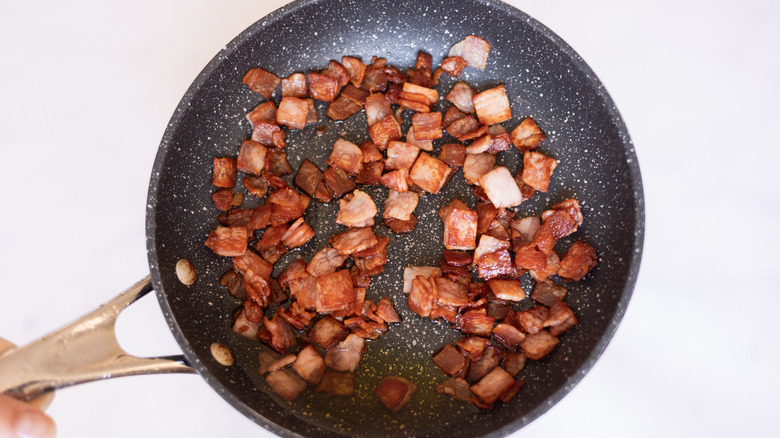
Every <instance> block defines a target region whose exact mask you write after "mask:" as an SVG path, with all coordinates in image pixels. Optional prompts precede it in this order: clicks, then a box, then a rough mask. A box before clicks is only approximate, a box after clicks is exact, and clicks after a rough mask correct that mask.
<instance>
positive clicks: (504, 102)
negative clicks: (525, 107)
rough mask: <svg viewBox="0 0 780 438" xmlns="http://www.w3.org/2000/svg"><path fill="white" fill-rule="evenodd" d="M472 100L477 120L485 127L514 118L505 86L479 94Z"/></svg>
mask: <svg viewBox="0 0 780 438" xmlns="http://www.w3.org/2000/svg"><path fill="white" fill-rule="evenodd" d="M472 100H473V101H474V110H475V111H476V113H477V118H479V122H480V123H481V124H483V125H495V124H496V123H501V122H504V121H506V120H509V119H511V118H512V110H511V109H510V108H509V98H508V97H507V96H506V88H505V87H504V86H503V85H499V86H498V87H494V88H491V89H489V90H485V91H483V92H481V93H477V94H475V95H474V97H473V98H472Z"/></svg>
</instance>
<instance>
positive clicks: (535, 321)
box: [514, 306, 549, 335]
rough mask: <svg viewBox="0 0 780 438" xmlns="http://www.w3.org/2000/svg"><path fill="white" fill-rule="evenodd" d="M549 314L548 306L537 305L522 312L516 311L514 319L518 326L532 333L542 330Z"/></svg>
mask: <svg viewBox="0 0 780 438" xmlns="http://www.w3.org/2000/svg"><path fill="white" fill-rule="evenodd" d="M548 314H549V310H548V309H547V308H546V307H544V306H535V307H532V308H530V309H528V310H524V311H522V312H515V315H514V319H515V321H517V323H516V325H517V328H519V329H520V330H522V331H524V332H525V333H528V334H529V335H532V334H535V333H539V331H541V330H542V328H543V324H544V321H545V320H546V319H547V316H548Z"/></svg>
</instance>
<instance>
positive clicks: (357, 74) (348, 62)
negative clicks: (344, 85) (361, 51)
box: [341, 56, 366, 87]
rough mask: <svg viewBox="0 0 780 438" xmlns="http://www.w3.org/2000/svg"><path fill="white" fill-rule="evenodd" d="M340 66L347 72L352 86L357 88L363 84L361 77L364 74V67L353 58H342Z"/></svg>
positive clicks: (359, 61)
mask: <svg viewBox="0 0 780 438" xmlns="http://www.w3.org/2000/svg"><path fill="white" fill-rule="evenodd" d="M341 65H343V66H344V68H345V69H346V70H347V73H348V74H349V81H350V82H351V83H352V85H354V86H356V87H359V86H360V85H361V84H362V83H363V75H365V74H366V65H365V64H363V62H362V61H361V60H359V59H358V58H355V57H354V56H342V57H341Z"/></svg>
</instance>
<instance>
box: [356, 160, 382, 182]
mask: <svg viewBox="0 0 780 438" xmlns="http://www.w3.org/2000/svg"><path fill="white" fill-rule="evenodd" d="M384 169H385V163H384V162H383V161H371V162H368V163H366V162H364V163H363V169H362V170H361V171H360V173H359V174H358V175H357V177H355V182H356V183H358V184H369V185H377V184H379V180H380V178H382V171H383V170H384Z"/></svg>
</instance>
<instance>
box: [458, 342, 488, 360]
mask: <svg viewBox="0 0 780 438" xmlns="http://www.w3.org/2000/svg"><path fill="white" fill-rule="evenodd" d="M488 345H491V343H490V340H489V339H487V338H483V337H481V336H466V337H464V338H461V339H460V340H458V342H456V343H455V346H457V347H458V349H459V350H460V351H461V353H463V354H464V355H465V356H466V357H467V358H469V360H471V361H473V362H477V361H479V360H480V359H482V354H483V353H484V351H485V347H487V346H488Z"/></svg>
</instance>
